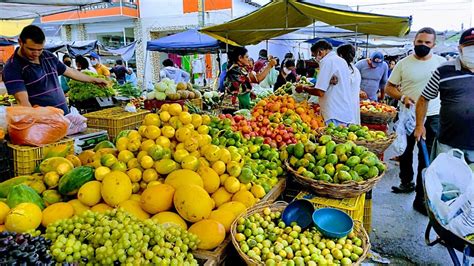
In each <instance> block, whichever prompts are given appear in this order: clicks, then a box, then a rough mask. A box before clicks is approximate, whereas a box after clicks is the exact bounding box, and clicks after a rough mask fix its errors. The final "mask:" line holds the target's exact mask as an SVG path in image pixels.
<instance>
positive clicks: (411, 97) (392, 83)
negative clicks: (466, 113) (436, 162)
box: [385, 27, 446, 214]
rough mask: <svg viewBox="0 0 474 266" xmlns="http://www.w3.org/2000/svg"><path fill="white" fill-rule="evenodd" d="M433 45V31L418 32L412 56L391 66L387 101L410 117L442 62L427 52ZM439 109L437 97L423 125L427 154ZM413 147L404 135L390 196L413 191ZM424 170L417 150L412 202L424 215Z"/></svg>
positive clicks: (411, 138) (409, 139)
mask: <svg viewBox="0 0 474 266" xmlns="http://www.w3.org/2000/svg"><path fill="white" fill-rule="evenodd" d="M435 41H436V32H435V30H434V29H432V28H428V27H427V28H422V29H420V30H419V31H418V32H417V34H416V36H415V40H414V46H415V49H414V50H415V53H414V54H411V55H409V56H407V57H405V58H404V59H402V60H400V61H399V62H398V63H397V64H396V65H395V67H394V69H393V71H392V73H391V75H390V78H389V80H388V84H387V86H386V88H385V92H386V93H387V94H388V95H389V96H390V97H392V98H394V99H396V100H399V101H400V105H401V107H400V108H401V109H403V108H410V111H412V112H413V113H414V109H415V108H414V107H415V101H416V100H418V98H419V97H420V95H421V93H422V92H423V89H424V88H425V86H426V84H427V83H428V81H429V79H430V77H431V75H432V74H433V72H434V71H435V70H436V68H437V67H438V66H439V65H441V64H442V63H443V62H445V61H446V59H444V58H443V57H441V56H438V55H434V54H433V53H432V51H431V49H432V48H433V47H434V46H435ZM397 86H400V90H398V89H397ZM439 109H440V101H439V97H438V98H436V99H433V100H432V101H430V103H429V106H428V113H427V118H426V121H425V128H426V144H427V146H428V152H431V147H432V145H433V142H434V139H435V137H436V134H437V132H438V127H439ZM401 111H404V110H401ZM405 111H406V110H405ZM415 143H416V139H415V137H414V135H413V132H409V135H407V148H406V150H405V152H404V153H403V155H402V156H400V175H399V176H400V179H401V184H400V185H399V186H393V187H392V190H393V192H394V193H409V192H412V191H413V190H415V185H414V183H413V175H414V173H413V149H414V147H415ZM425 167H426V164H425V160H424V158H423V154H422V152H421V149H419V152H418V173H417V178H416V197H415V201H414V202H413V208H414V209H415V210H416V211H418V212H420V213H422V214H426V209H425V207H424V193H423V184H422V179H421V170H423V169H424V168H425Z"/></svg>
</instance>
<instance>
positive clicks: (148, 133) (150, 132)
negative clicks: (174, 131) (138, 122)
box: [144, 126, 161, 140]
mask: <svg viewBox="0 0 474 266" xmlns="http://www.w3.org/2000/svg"><path fill="white" fill-rule="evenodd" d="M144 133H145V137H146V138H148V139H153V140H155V139H157V138H158V137H159V136H161V130H160V128H159V127H157V126H147V127H146V129H145V132H144Z"/></svg>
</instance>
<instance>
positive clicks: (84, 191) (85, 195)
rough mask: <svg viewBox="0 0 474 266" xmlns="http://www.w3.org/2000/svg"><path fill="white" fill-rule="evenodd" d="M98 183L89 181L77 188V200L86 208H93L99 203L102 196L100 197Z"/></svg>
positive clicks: (99, 184)
mask: <svg viewBox="0 0 474 266" xmlns="http://www.w3.org/2000/svg"><path fill="white" fill-rule="evenodd" d="M100 186H101V183H100V182H99V181H89V182H87V183H85V184H84V185H82V186H81V188H79V191H78V192H77V199H78V200H80V201H81V202H82V203H84V204H85V205H87V206H94V205H96V204H97V203H99V202H100V200H101V199H102V196H101V195H100Z"/></svg>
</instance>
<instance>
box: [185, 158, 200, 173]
mask: <svg viewBox="0 0 474 266" xmlns="http://www.w3.org/2000/svg"><path fill="white" fill-rule="evenodd" d="M181 167H182V168H183V169H189V170H192V171H196V170H197V169H198V167H199V160H198V159H197V158H196V157H195V156H192V155H187V156H185V157H184V158H183V159H182V160H181Z"/></svg>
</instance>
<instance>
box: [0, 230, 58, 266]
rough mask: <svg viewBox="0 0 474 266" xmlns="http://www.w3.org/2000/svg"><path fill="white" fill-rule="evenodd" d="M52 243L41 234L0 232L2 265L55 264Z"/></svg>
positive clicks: (0, 258)
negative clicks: (50, 249)
mask: <svg viewBox="0 0 474 266" xmlns="http://www.w3.org/2000/svg"><path fill="white" fill-rule="evenodd" d="M50 245H51V240H49V239H45V238H44V237H41V236H36V237H33V236H31V235H29V234H17V233H15V232H6V231H4V232H0V265H17V264H18V265H54V264H55V261H54V260H53V257H52V256H51V254H50V252H49V247H50Z"/></svg>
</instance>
